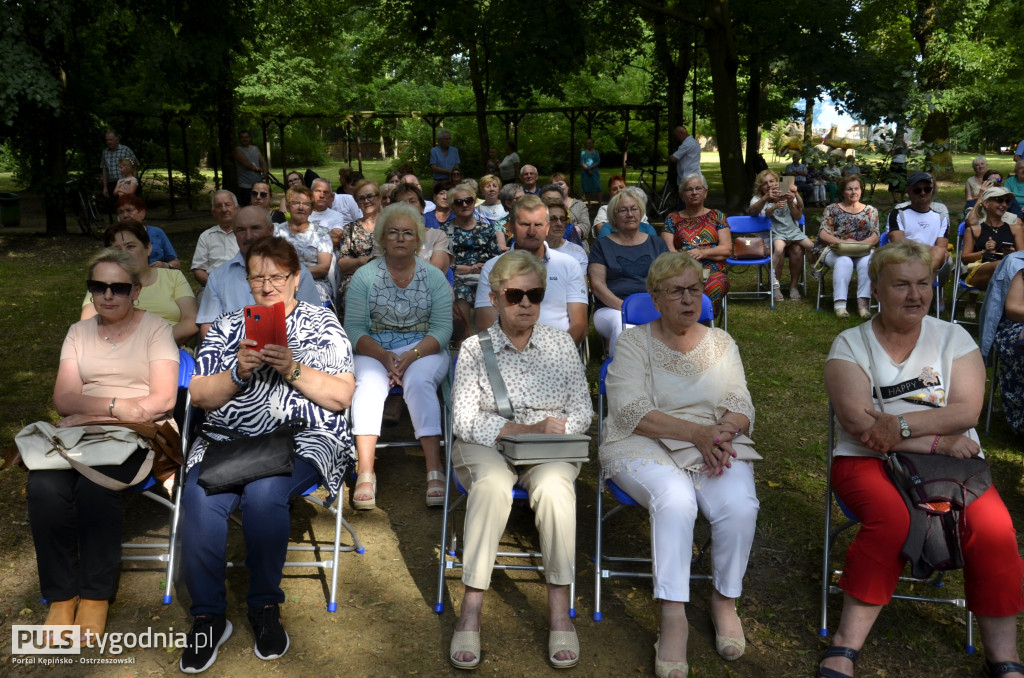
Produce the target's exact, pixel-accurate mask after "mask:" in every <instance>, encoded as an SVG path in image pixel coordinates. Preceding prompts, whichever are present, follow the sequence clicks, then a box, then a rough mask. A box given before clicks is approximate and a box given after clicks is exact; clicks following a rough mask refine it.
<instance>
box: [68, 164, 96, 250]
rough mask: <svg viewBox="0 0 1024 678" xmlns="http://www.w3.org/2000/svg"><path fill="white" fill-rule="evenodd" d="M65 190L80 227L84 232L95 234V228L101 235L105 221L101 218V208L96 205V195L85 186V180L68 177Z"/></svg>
mask: <svg viewBox="0 0 1024 678" xmlns="http://www.w3.org/2000/svg"><path fill="white" fill-rule="evenodd" d="M64 192H65V195H66V196H67V200H68V202H69V203H70V204H71V209H73V210H74V212H75V218H76V219H77V220H78V227H79V228H80V229H82V233H83V234H85V235H93V229H94V228H95V230H96V233H95V235H97V236H99V235H101V233H102V223H103V222H102V220H101V219H100V213H99V209H98V208H97V207H96V196H95V195H93V194H92V193H90V192H89V191H88V190H87V189H86V188H85V181H84V180H83V179H80V178H79V179H68V181H67V182H66V183H65V184H64Z"/></svg>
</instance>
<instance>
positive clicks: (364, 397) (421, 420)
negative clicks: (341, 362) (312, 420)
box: [352, 342, 449, 438]
mask: <svg viewBox="0 0 1024 678" xmlns="http://www.w3.org/2000/svg"><path fill="white" fill-rule="evenodd" d="M416 343H417V342H413V343H411V344H409V345H407V346H400V347H398V348H395V349H392V351H393V352H394V353H395V354H397V355H401V354H402V353H404V352H405V351H408V350H410V349H411V348H412V347H413V346H415V345H416ZM448 362H449V358H448V352H447V351H444V350H442V351H441V352H440V353H433V354H431V355H425V356H423V357H422V358H417V359H416V360H414V361H413V362H412V364H410V365H409V367H408V368H406V370H405V375H404V376H403V378H402V397H403V398H405V404H406V405H408V406H409V417H410V418H411V419H412V427H413V431H414V432H415V435H416V437H417V438H422V437H423V436H438V435H441V403H440V402H439V401H438V399H437V387H438V385H439V384H440V383H441V380H442V379H444V378H446V377H447V376H448ZM355 364H356V392H355V394H353V396H352V435H357V436H379V435H380V422H381V418H382V417H383V414H384V401H385V400H386V399H387V397H388V392H389V391H390V390H391V387H390V386H388V371H387V370H386V369H385V368H384V365H382V364H381V362H380V361H379V360H377V359H376V358H371V357H369V356H365V355H357V356H356V357H355Z"/></svg>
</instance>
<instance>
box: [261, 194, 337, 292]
mask: <svg viewBox="0 0 1024 678" xmlns="http://www.w3.org/2000/svg"><path fill="white" fill-rule="evenodd" d="M325 183H326V182H324V180H322V179H317V180H316V181H314V182H313V185H314V186H317V187H318V188H321V189H322V188H323V186H324V185H325ZM326 185H327V187H328V189H329V188H330V184H329V183H327V184H326ZM286 195H287V197H288V207H289V209H290V210H291V213H290V214H291V216H290V218H289V219H288V223H286V224H281V225H280V226H278V227H276V228H275V230H274V235H276V236H279V237H282V238H284V239H285V240H286V241H288V243H289V244H291V246H292V247H294V248H295V251H296V253H298V255H299V263H301V264H302V266H303V268H305V269H306V270H307V271H309V273H310V275H312V276H313V280H314V282H316V286H317V290H318V291H319V292H320V302H321V303H328V302H330V303H332V304H333V303H334V297H335V295H336V294H337V289H336V288H335V284H334V283H333V282H332V280H331V277H330V273H331V265H332V263H334V250H333V247H332V244H331V235H330V234H329V233H328V232H327V230H326V229H324V227H323V226H322V225H321V224H322V223H323V222H322V221H321V222H319V223H314V222H313V220H312V216H311V213H310V207H311V206H312V205H314V204H315V202H314V201H315V200H316V199H317V198H316V197H314V196H315V195H316V191H313V192H312V194H311V192H310V190H309V189H308V188H305V187H300V188H289V189H288V192H287V194H286ZM334 214H337V212H335V213H334Z"/></svg>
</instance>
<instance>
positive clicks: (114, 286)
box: [85, 280, 135, 297]
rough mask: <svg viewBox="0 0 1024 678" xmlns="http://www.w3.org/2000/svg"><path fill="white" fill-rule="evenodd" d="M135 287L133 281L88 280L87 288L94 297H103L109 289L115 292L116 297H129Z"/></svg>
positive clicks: (86, 282)
mask: <svg viewBox="0 0 1024 678" xmlns="http://www.w3.org/2000/svg"><path fill="white" fill-rule="evenodd" d="M133 287H135V285H133V284H132V283H123V282H122V283H107V282H103V281H102V280H86V281H85V289H87V290H89V294H91V295H92V296H94V297H102V296H105V295H106V294H107V290H110V291H111V292H113V293H114V296H115V297H127V296H128V295H129V294H131V293H132V288H133Z"/></svg>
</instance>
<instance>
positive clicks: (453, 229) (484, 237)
mask: <svg viewBox="0 0 1024 678" xmlns="http://www.w3.org/2000/svg"><path fill="white" fill-rule="evenodd" d="M445 230H446V231H447V232H448V240H449V242H450V243H451V250H452V254H453V255H454V256H455V263H454V264H453V266H472V265H474V264H479V263H484V262H486V261H487V260H488V259H492V258H494V257H496V256H498V255H499V254H501V250H499V249H498V238H497V236H496V235H495V233H494V227H493V226H491V225H490V224H488V223H487V222H485V221H477V222H476V225H475V226H474V227H473V228H471V229H469V230H466V229H463V228H459V227H458V226H456V225H455V222H454V221H450V222H448V223H447V224H445ZM479 280H480V274H479V273H464V274H458V273H456V274H455V298H456V299H458V300H460V301H466V302H469V304H470V305H471V306H472V305H473V302H474V301H475V299H476V284H477V281H479Z"/></svg>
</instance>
